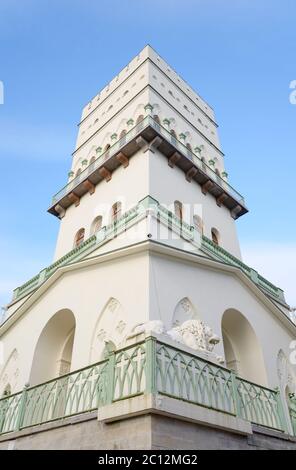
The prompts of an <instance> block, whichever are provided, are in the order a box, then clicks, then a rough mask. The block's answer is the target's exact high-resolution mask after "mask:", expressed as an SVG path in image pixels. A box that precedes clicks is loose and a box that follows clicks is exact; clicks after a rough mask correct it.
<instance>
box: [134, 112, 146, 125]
mask: <svg viewBox="0 0 296 470" xmlns="http://www.w3.org/2000/svg"><path fill="white" fill-rule="evenodd" d="M143 119H144V116H143V114H140V116H138V117H137V120H136V124H139V123H140V122H141V121H143Z"/></svg>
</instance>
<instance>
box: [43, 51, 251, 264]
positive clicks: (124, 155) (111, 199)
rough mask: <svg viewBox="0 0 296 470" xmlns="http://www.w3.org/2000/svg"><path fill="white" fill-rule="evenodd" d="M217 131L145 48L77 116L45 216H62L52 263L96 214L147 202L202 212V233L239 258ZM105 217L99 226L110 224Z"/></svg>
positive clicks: (202, 106)
mask: <svg viewBox="0 0 296 470" xmlns="http://www.w3.org/2000/svg"><path fill="white" fill-rule="evenodd" d="M217 127H218V126H217V124H216V122H215V117H214V112H213V109H212V108H211V107H210V106H209V105H208V104H207V103H206V102H205V101H204V100H203V99H202V98H201V97H200V96H199V95H197V94H196V93H195V92H194V91H193V90H192V88H191V87H190V86H189V85H188V84H187V83H186V82H185V81H184V80H183V79H182V78H181V77H180V76H179V75H178V74H177V73H176V72H175V71H174V70H173V69H172V68H171V67H170V66H169V65H168V64H167V63H166V62H165V61H164V60H163V59H162V58H161V57H159V56H158V54H157V53H156V52H155V51H154V50H153V49H152V48H151V47H150V46H146V47H145V48H144V49H143V50H142V51H141V52H140V53H139V54H138V55H137V56H136V57H135V58H134V59H133V60H132V61H131V62H130V63H129V64H128V65H127V66H126V67H125V68H124V69H123V70H122V71H121V72H120V73H119V74H118V75H117V76H116V77H115V78H114V79H113V80H112V81H111V82H110V83H109V84H108V85H107V86H106V87H105V88H104V89H103V90H102V91H101V92H100V93H98V94H97V95H96V96H95V97H94V98H93V99H92V100H91V101H90V102H89V103H88V104H87V105H86V106H85V107H84V109H83V111H82V118H81V121H80V123H79V126H78V136H77V141H76V146H75V150H74V152H73V158H72V164H71V168H70V171H69V180H68V182H67V184H66V185H65V187H64V188H62V189H61V190H60V191H59V192H58V193H57V194H56V195H55V196H54V197H53V200H52V204H51V206H50V208H49V212H51V213H52V214H54V215H57V216H58V217H60V218H64V216H65V215H66V213H67V217H65V219H64V220H63V222H62V224H61V229H60V234H59V239H58V243H57V249H56V256H55V258H58V257H60V256H61V255H64V253H66V252H67V251H68V250H69V249H71V248H72V246H73V239H74V240H76V238H75V234H76V233H78V234H80V233H83V234H84V235H83V236H85V237H86V235H87V232H86V231H85V230H84V227H85V226H89V227H92V226H93V224H92V222H91V220H92V219H97V217H98V214H99V215H100V217H101V216H102V214H101V212H102V209H100V208H99V206H102V204H104V205H105V206H107V205H109V206H112V205H114V204H117V203H118V202H119V201H121V205H122V206H123V205H124V206H125V207H126V208H128V207H132V206H133V205H134V204H135V203H136V202H137V201H139V200H141V199H143V198H144V197H146V196H147V195H150V196H152V197H154V198H155V199H157V200H158V201H161V202H162V203H164V204H166V205H167V206H170V205H171V204H173V205H174V203H175V202H177V203H178V204H176V207H181V206H180V204H182V206H183V205H187V206H193V205H199V206H201V207H202V212H203V215H202V223H200V226H202V227H203V230H204V233H205V234H208V235H209V236H211V234H212V232H213V230H214V232H215V233H216V232H219V233H220V234H222V238H223V240H224V242H223V243H224V246H225V247H226V248H227V249H229V250H230V251H231V252H232V253H233V254H235V255H236V256H240V250H239V244H238V240H237V235H236V230H235V226H234V223H233V219H236V218H237V217H239V216H241V215H242V214H244V213H245V212H247V209H246V207H245V204H244V200H243V198H242V196H241V195H240V194H239V193H238V192H237V191H236V190H235V189H234V188H232V187H231V186H230V184H229V183H228V181H227V173H226V171H225V168H224V155H223V152H222V150H221V147H220V142H219V138H218V132H217ZM148 150H149V151H148ZM150 150H152V152H151V151H150ZM152 155H155V157H156V158H154V159H153V158H152ZM149 156H150V157H151V158H148V157H149ZM163 157H165V158H163ZM131 158H132V163H131V165H129V162H130V161H131ZM128 166H129V168H128V170H127V171H125V169H126V168H127V167H128ZM168 167H171V168H175V169H176V171H175V172H174V173H172V172H170V169H169V168H168ZM123 170H124V171H123ZM184 176H185V177H184ZM111 179H112V182H110V181H111ZM106 182H110V184H109V185H108V186H106V184H105V183H106ZM164 182H165V183H164ZM191 182H192V185H190V183H191ZM88 193H89V194H91V195H93V194H94V193H95V195H94V196H93V197H92V198H91V199H89V198H88V197H87V194H88ZM207 195H208V197H206V196H207ZM123 200H124V201H123ZM181 201H182V202H181ZM78 206H80V207H79V208H78ZM176 210H177V209H176ZM106 211H107V215H106V216H104V217H103V216H102V217H101V219H100V220H101V223H106V224H108V223H109V221H110V220H109V218H108V209H106ZM109 213H110V211H109ZM180 213H182V215H184V213H185V212H184V210H183V209H182V211H181V212H180ZM187 222H188V223H189V224H191V225H192V224H193V219H192V214H191V216H188V220H187ZM82 229H83V230H84V231H82ZM91 233H92V229H90V232H89V234H91ZM81 237H82V235H81ZM79 240H80V239H79ZM76 242H77V241H75V242H74V243H76ZM74 246H75V245H74Z"/></svg>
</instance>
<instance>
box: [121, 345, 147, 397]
mask: <svg viewBox="0 0 296 470" xmlns="http://www.w3.org/2000/svg"><path fill="white" fill-rule="evenodd" d="M145 365H146V349H145V344H144V343H143V344H139V345H137V346H135V347H133V348H127V349H123V350H121V351H119V352H117V353H115V357H114V385H113V387H114V388H113V400H121V399H123V398H127V397H130V396H134V395H139V394H141V393H144V391H145V388H146V374H145Z"/></svg>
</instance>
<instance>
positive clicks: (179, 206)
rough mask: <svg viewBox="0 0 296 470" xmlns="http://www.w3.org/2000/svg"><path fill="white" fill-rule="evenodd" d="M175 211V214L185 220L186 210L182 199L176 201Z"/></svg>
mask: <svg viewBox="0 0 296 470" xmlns="http://www.w3.org/2000/svg"><path fill="white" fill-rule="evenodd" d="M174 212H175V216H176V217H178V219H180V220H183V216H184V213H183V212H184V211H183V204H182V202H181V201H174Z"/></svg>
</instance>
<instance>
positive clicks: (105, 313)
mask: <svg viewBox="0 0 296 470" xmlns="http://www.w3.org/2000/svg"><path fill="white" fill-rule="evenodd" d="M129 328H130V327H129ZM127 331H128V320H127V316H126V314H125V312H124V309H123V308H122V305H121V304H120V302H119V301H118V300H117V299H115V298H114V297H111V298H110V299H109V300H108V302H107V303H106V305H105V307H104V308H103V310H102V312H101V313H100V315H99V318H98V320H97V324H96V326H95V330H94V333H93V339H92V344H91V350H90V363H94V362H97V361H100V360H102V359H103V358H104V352H105V350H106V345H108V344H109V345H110V344H112V345H114V347H116V348H117V347H119V345H121V344H122V342H123V340H124V337H125V336H126V334H127Z"/></svg>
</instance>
